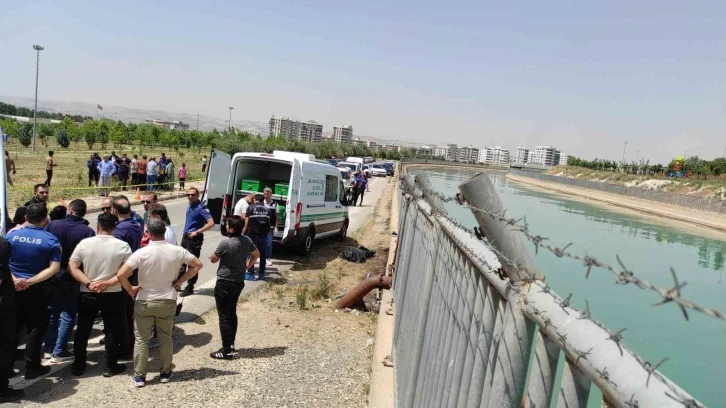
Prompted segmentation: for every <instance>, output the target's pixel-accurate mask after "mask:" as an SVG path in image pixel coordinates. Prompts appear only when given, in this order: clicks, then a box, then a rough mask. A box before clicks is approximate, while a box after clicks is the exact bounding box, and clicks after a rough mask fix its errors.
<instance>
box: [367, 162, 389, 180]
mask: <svg viewBox="0 0 726 408" xmlns="http://www.w3.org/2000/svg"><path fill="white" fill-rule="evenodd" d="M369 166H370V167H369V168H368V171H369V172H370V173H371V176H375V177H386V176H388V172H387V171H386V169H384V168H383V166H381V165H380V164H370V165H369Z"/></svg>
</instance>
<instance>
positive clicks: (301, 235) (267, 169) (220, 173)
mask: <svg viewBox="0 0 726 408" xmlns="http://www.w3.org/2000/svg"><path fill="white" fill-rule="evenodd" d="M266 187H269V188H271V189H272V191H273V194H272V198H273V200H274V201H275V202H277V205H278V214H279V216H280V222H279V227H278V228H277V229H276V230H275V231H274V234H273V236H274V241H275V242H278V243H280V244H282V245H285V246H293V247H297V248H298V249H299V250H300V252H301V253H303V254H304V255H309V254H310V253H311V252H312V249H313V242H314V240H316V239H322V238H328V237H339V238H340V239H341V240H342V239H345V237H346V235H347V234H348V225H349V222H350V220H349V218H348V202H347V200H346V197H345V185H344V180H343V179H342V178H341V175H340V171H339V170H338V169H337V168H335V167H334V166H331V165H329V164H324V163H319V162H317V161H315V156H314V155H309V154H303V153H294V152H285V151H275V152H273V153H271V154H270V153H236V154H235V155H234V156H232V157H230V155H228V154H226V153H224V152H222V151H219V150H213V151H212V153H211V156H210V160H209V169H208V171H207V181H206V183H205V188H204V194H203V196H202V201H203V202H204V203H205V204H206V206H207V208H208V209H209V211H210V213H211V214H212V217H213V218H214V221H215V223H216V224H219V225H220V231H221V232H222V235H226V220H227V217H229V216H230V215H233V214H232V213H233V211H234V207H235V204H237V202H238V201H239V200H241V199H242V198H243V197H245V196H246V195H249V194H261V193H262V192H263V190H264V189H265V188H266Z"/></svg>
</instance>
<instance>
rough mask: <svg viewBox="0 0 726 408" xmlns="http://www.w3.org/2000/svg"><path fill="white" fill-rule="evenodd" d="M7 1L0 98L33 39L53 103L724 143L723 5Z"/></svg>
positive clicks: (572, 140) (22, 90)
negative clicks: (39, 47) (40, 47)
mask: <svg viewBox="0 0 726 408" xmlns="http://www.w3.org/2000/svg"><path fill="white" fill-rule="evenodd" d="M5 3H7V4H4V5H3V13H2V14H3V18H2V23H1V24H0V38H3V40H2V44H3V46H2V48H1V49H2V63H1V64H0V78H2V80H0V95H16V96H32V94H33V87H34V79H35V75H34V74H35V72H34V68H35V55H34V51H33V50H32V47H31V46H32V44H33V43H38V44H41V45H43V46H45V47H46V48H45V51H43V52H42V53H41V68H40V69H41V80H40V98H41V99H44V100H61V101H82V102H91V103H96V102H97V103H101V104H108V105H121V106H126V107H132V108H148V109H163V110H169V111H176V112H189V113H197V112H200V113H202V114H208V115H212V116H217V117H220V118H226V116H227V112H228V111H227V107H228V106H234V107H235V110H234V117H237V118H244V119H251V120H258V121H267V120H268V119H269V116H270V115H271V114H278V115H285V116H292V117H296V118H300V119H305V120H307V119H314V120H316V121H318V122H320V123H323V125H324V127H325V129H326V130H332V126H333V125H335V124H340V123H346V124H352V125H353V126H354V130H355V133H356V134H360V135H369V136H375V137H382V138H390V139H399V140H405V141H412V142H421V143H444V142H453V143H458V144H460V145H464V144H474V145H475V146H478V147H484V146H487V145H502V146H505V147H508V148H510V149H516V147H517V146H518V145H525V146H528V147H533V146H534V145H536V144H550V145H553V146H557V147H559V148H560V149H562V150H563V151H566V152H569V153H572V154H576V155H580V156H583V157H587V158H594V157H607V158H611V159H617V160H619V159H620V158H621V157H622V153H623V142H624V141H625V140H627V141H628V152H627V158H628V159H629V160H634V159H635V154H636V149H639V150H640V157H646V158H650V159H652V160H657V161H667V160H669V159H670V158H671V157H672V156H674V155H677V154H684V153H685V151H686V150H688V149H691V151H693V152H696V151H697V150H698V149H699V148H700V150H701V156H703V157H705V158H714V157H716V156H721V155H723V154H724V149H725V148H726V137H724V134H726V132H725V131H726V125H725V124H724V123H725V120H726V115H724V114H725V113H726V112H725V109H724V106H725V102H726V93H725V92H724V91H726V82H725V81H724V75H726V74H725V73H726V63H725V57H724V55H725V54H724V52H725V51H726V23H724V22H725V21H726V2H724V1H711V2H709V1H700V2H683V1H672V0H665V1H643V0H641V1H636V2H633V1H622V2H621V1H618V2H604V1H603V2H595V1H581V2H574V1H571V2H563V1H546V2H545V1H542V2H535V1H530V2H494V3H492V2H485V1H481V0H468V1H436V2H429V1H410V0H406V1H395V0H394V1H390V0H389V1H385V2H384V1H379V0H372V1H371V0H369V1H365V2H354V1H307V2H298V3H307V4H306V5H300V4H294V3H285V2H280V1H269V0H268V1H255V2H251V3H249V4H233V3H235V2H231V1H226V2H220V1H215V0H207V1H189V0H177V1H169V2H158V1H157V2H154V1H144V2H137V1H133V0H132V1H124V2H115V3H109V2H101V3H102V4H94V2H87V1H83V2H81V1H64V2H57V3H63V4H62V5H60V4H53V3H52V2H43V3H35V2H32V1H31V2H10V3H8V2H5ZM151 3H155V4H154V5H151ZM241 3H245V2H241ZM515 3H518V4H515Z"/></svg>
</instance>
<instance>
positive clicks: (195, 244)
mask: <svg viewBox="0 0 726 408" xmlns="http://www.w3.org/2000/svg"><path fill="white" fill-rule="evenodd" d="M203 243H204V236H203V235H197V236H195V237H194V239H189V238H188V237H187V233H184V238H182V242H181V246H182V248H184V249H186V250H187V251H189V252H191V253H192V255H194V256H196V257H197V258H199V257H200V256H201V255H202V244H203ZM198 279H199V274H196V275H194V277H193V278H191V279H189V281H188V282H189V283H187V285H189V286H191V287H194V285H195V284H196V283H197V280H198Z"/></svg>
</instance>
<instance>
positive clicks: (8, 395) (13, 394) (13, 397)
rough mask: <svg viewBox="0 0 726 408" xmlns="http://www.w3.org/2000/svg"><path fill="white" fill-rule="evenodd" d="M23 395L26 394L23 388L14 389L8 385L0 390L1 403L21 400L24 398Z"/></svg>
mask: <svg viewBox="0 0 726 408" xmlns="http://www.w3.org/2000/svg"><path fill="white" fill-rule="evenodd" d="M23 395H25V393H24V392H23V390H14V389H12V388H10V387H6V388H5V389H3V390H0V404H4V403H6V402H15V401H19V400H20V399H21V398H23Z"/></svg>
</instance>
